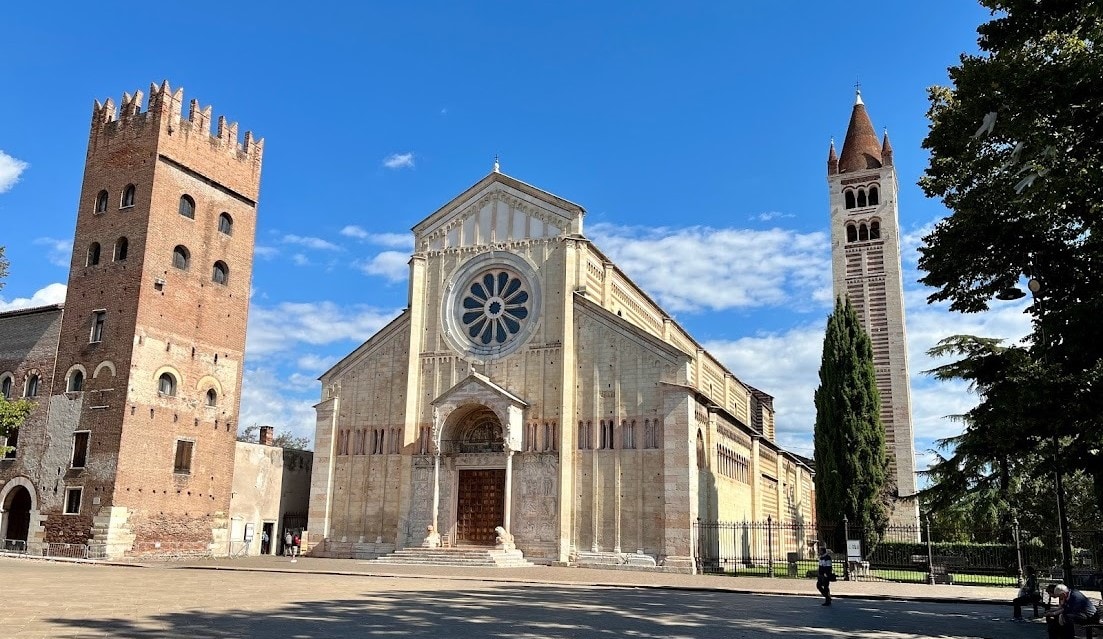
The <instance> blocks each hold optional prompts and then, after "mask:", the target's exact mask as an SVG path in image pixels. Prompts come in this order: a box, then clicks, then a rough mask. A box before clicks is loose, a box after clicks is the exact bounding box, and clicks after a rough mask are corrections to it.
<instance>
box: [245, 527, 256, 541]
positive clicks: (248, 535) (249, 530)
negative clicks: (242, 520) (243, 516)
mask: <svg viewBox="0 0 1103 639" xmlns="http://www.w3.org/2000/svg"><path fill="white" fill-rule="evenodd" d="M254 530H256V524H252V523H249V524H245V541H253V531H254Z"/></svg>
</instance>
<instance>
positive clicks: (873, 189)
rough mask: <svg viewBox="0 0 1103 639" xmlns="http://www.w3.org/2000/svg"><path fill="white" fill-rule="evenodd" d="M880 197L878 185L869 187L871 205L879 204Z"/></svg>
mask: <svg viewBox="0 0 1103 639" xmlns="http://www.w3.org/2000/svg"><path fill="white" fill-rule="evenodd" d="M879 199H880V198H879V197H878V192H877V187H876V186H871V187H869V205H870V206H875V205H877V204H880V202H879Z"/></svg>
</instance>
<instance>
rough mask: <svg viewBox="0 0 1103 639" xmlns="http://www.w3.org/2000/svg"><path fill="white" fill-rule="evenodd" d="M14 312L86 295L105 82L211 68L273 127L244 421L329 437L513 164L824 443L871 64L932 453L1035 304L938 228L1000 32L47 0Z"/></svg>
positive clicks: (797, 435) (21, 164) (932, 26)
mask: <svg viewBox="0 0 1103 639" xmlns="http://www.w3.org/2000/svg"><path fill="white" fill-rule="evenodd" d="M5 13H6V15H5V22H6V23H7V26H8V29H5V32H6V33H5V42H4V45H3V48H4V53H3V56H4V61H5V64H4V67H5V74H4V79H3V81H2V82H0V122H3V123H4V125H3V126H0V220H2V222H3V223H2V225H0V244H3V245H6V247H7V255H8V258H9V259H10V261H11V272H10V275H9V277H8V280H7V284H6V286H5V288H4V289H3V290H2V291H0V310H6V309H11V308H19V307H26V306H31V305H38V304H42V303H52V302H58V301H61V300H62V299H63V298H64V287H65V282H66V279H67V265H68V263H69V255H70V252H71V236H72V233H73V229H74V225H75V213H76V204H77V198H78V196H79V193H80V186H81V184H80V181H81V175H82V173H81V172H82V167H83V160H84V152H85V148H86V143H87V135H88V127H89V118H90V114H91V106H92V101H93V99H99V100H101V101H102V100H105V99H106V98H108V97H113V98H114V99H115V101H116V103H117V102H118V101H119V97H120V96H121V95H122V93H123V92H124V91H129V92H133V91H134V90H136V89H141V90H142V91H143V92H148V87H149V85H150V83H151V82H156V83H160V82H161V81H162V80H166V79H167V80H168V81H169V83H170V84H171V86H172V87H173V88H174V89H175V88H176V87H177V86H183V87H184V90H185V97H186V99H188V100H190V99H191V98H193V97H194V98H198V99H199V100H200V102H201V103H202V105H204V106H206V105H208V104H213V105H214V112H215V117H216V118H217V116H218V115H220V114H221V115H226V116H227V118H228V119H229V120H231V121H237V122H239V123H240V126H241V131H242V134H244V131H245V130H252V131H254V133H255V134H256V135H258V136H260V137H263V138H264V139H265V159H264V169H263V177H262V184H261V197H260V207H259V216H258V229H257V254H256V261H255V264H254V272H253V298H252V308H251V313H250V323H249V341H248V348H247V352H246V372H245V381H244V388H243V393H242V406H241V417H240V420H239V422H240V423H241V424H242V425H249V424H252V423H260V424H272V425H275V426H277V428H280V429H283V428H286V429H290V430H292V431H293V432H295V433H296V434H300V435H311V436H312V435H313V424H314V417H313V409H312V408H311V406H312V404H313V403H315V402H316V401H317V400H318V397H319V386H318V384H317V382H316V381H315V380H316V378H317V376H318V375H319V374H321V373H322V372H323V371H324V370H325V369H326V368H328V366H330V365H331V364H333V363H334V362H335V361H337V360H338V359H339V358H340V357H342V356H343V355H344V354H346V353H348V352H349V351H351V350H352V349H353V348H355V347H356V345H358V344H359V343H360V342H362V341H363V340H364V339H366V338H368V337H369V336H370V335H371V334H372V333H374V332H375V330H377V329H378V328H380V327H381V326H383V325H384V324H385V323H386V322H387V321H389V320H390V319H391V318H392V317H394V316H395V315H396V314H397V313H398V312H399V311H400V310H401V309H402V308H403V307H404V306H405V304H406V296H407V288H406V261H407V259H408V255H409V251H410V249H411V246H412V240H411V234H410V231H409V230H410V227H412V226H413V225H414V224H416V223H417V222H418V221H420V220H421V219H422V218H424V217H425V216H427V215H429V214H430V213H431V212H433V211H434V210H436V208H438V207H439V206H441V205H442V204H444V203H446V202H447V201H448V200H450V199H451V198H453V197H455V196H456V195H458V194H459V193H460V192H462V191H463V190H464V189H465V188H467V187H468V186H470V185H471V184H473V183H474V182H476V181H478V180H479V179H480V178H482V177H483V176H484V175H485V174H486V173H487V172H488V171H489V170H490V168H491V164H492V162H493V158H494V156H495V155H496V154H497V155H500V157H501V165H502V171H503V172H504V173H508V174H509V175H512V176H514V177H517V178H519V179H521V180H523V181H526V182H529V183H531V184H534V185H536V186H538V187H540V188H543V189H545V190H548V191H551V192H553V193H555V194H557V195H560V196H562V197H564V198H566V199H569V200H571V201H574V202H577V203H579V204H581V205H582V206H584V207H585V208H586V210H587V218H586V231H587V235H588V236H589V237H591V238H592V239H594V241H595V242H596V243H597V244H598V246H599V247H601V248H602V250H604V251H605V252H606V253H608V254H609V255H610V256H611V257H613V258H614V259H615V260H616V261H617V262H618V264H620V266H621V267H622V268H624V269H625V270H626V271H627V272H628V274H629V275H630V276H632V277H634V278H635V279H636V280H637V281H638V282H639V283H640V284H641V285H642V286H643V287H644V288H645V290H647V291H648V292H649V293H651V294H652V296H653V297H655V298H656V299H657V300H658V301H659V302H660V303H661V304H662V305H663V306H664V308H665V309H666V310H667V311H668V312H670V313H671V314H673V315H674V316H675V317H676V318H677V319H678V321H679V322H681V323H682V324H683V325H684V326H685V327H687V328H688V329H689V330H690V332H691V333H692V334H693V335H694V336H695V337H696V338H697V339H698V340H699V341H701V342H703V343H704V344H705V345H706V346H707V347H709V348H710V350H712V351H713V352H714V353H715V354H716V355H717V356H719V357H720V358H721V359H722V361H724V362H725V363H726V364H727V365H728V367H729V368H730V369H731V370H732V371H733V372H734V373H735V374H736V375H737V376H738V377H740V378H741V379H743V380H744V381H746V382H748V383H750V384H752V385H754V386H756V387H759V388H761V389H763V390H764V391H766V392H768V393H770V394H772V395H774V396H775V398H776V399H775V406H776V408H777V411H778V437H779V440H780V441H781V443H782V444H783V445H785V446H787V447H789V448H791V449H792V450H795V451H797V452H800V453H803V454H808V455H810V454H811V431H812V424H813V420H814V416H815V415H814V408H813V406H812V393H813V390H814V389H815V387H816V385H817V384H818V377H817V371H818V367H819V358H820V346H821V340H822V335H823V327H824V323H825V320H826V316H827V314H828V313H829V312H830V305H831V293H830V287H831V276H830V246H829V229H828V200H827V186H826V175H825V170H826V156H827V147H828V141H829V139H830V138H831V137H835V139H836V140H839V141H840V142H841V140H842V138H843V136H844V135H845V133H846V124H847V122H848V119H849V116H850V111H851V107H852V105H853V102H854V84H855V80H856V79H859V80H860V82H861V87H862V94H863V99H864V101H865V103H866V105H867V108H868V109H869V112H870V115H871V117H872V119H873V123H874V126H875V127H876V128H877V129H878V130H881V129H883V128H887V129H888V131H889V134H890V136H891V138H892V142H893V146H894V149H895V161H896V166H897V170H898V172H899V180H900V187H901V193H900V223H901V227H902V236H903V248H904V253H905V282H904V285H905V291H906V299H907V313H908V330H909V337H910V345H909V347H910V351H911V353H912V358H911V368H912V371H913V417H914V422H915V431H916V450H917V454H919V455H920V464H921V465H923V464H925V459H926V455H925V454H924V451H925V450H926V449H928V448H930V446H931V441H932V440H933V439H934V438H937V437H944V436H947V435H951V434H955V433H956V432H958V431H959V430H960V425H958V424H956V423H954V422H952V421H949V420H946V419H944V418H943V416H945V415H948V414H954V413H960V412H962V411H964V410H966V409H967V408H968V407H969V406H971V405H972V404H973V403H975V398H973V397H972V396H971V395H969V394H968V392H967V390H966V389H965V388H964V387H962V386H956V385H947V384H936V383H935V382H933V381H931V380H929V379H927V378H926V377H924V376H922V375H921V374H920V371H922V370H924V369H927V368H930V366H931V365H933V363H932V362H931V361H930V360H929V359H927V358H926V357H925V356H924V355H923V353H924V351H925V350H926V349H927V348H929V347H930V346H932V345H933V344H934V343H935V342H936V341H937V340H938V339H940V338H942V337H945V336H947V335H950V334H954V333H975V334H982V335H989V336H1000V337H1009V338H1017V337H1018V336H1021V335H1023V334H1025V333H1026V332H1027V325H1026V322H1025V319H1024V318H1023V316H1022V313H1021V311H1022V306H1021V305H1015V304H1011V305H1006V306H1004V307H1001V308H1000V309H998V310H997V311H994V312H990V313H987V314H985V315H983V316H969V317H961V316H957V315H953V314H950V313H948V312H947V311H946V310H945V308H943V307H937V306H928V305H927V304H926V299H925V298H926V295H927V294H928V293H929V292H930V291H927V290H924V289H923V288H922V287H921V286H920V285H919V284H917V283H916V279H917V278H918V277H919V276H920V274H919V273H918V272H917V270H916V268H915V257H916V255H915V247H916V246H918V244H919V242H920V238H921V237H922V235H924V233H925V231H926V230H927V229H929V228H930V226H931V225H932V224H933V223H934V222H935V221H936V220H937V219H939V218H940V217H942V216H944V215H946V211H945V209H944V208H943V207H942V206H941V204H940V203H939V202H937V201H932V200H927V199H925V198H924V197H923V194H922V192H921V191H920V190H919V189H918V187H916V186H915V183H916V180H917V179H918V177H919V176H920V174H921V172H922V170H923V168H924V167H925V165H926V154H925V152H924V151H923V150H922V149H921V148H920V143H921V141H922V139H923V136H924V135H925V133H926V130H927V120H926V118H925V113H926V109H927V100H926V88H927V87H928V86H930V85H933V84H946V83H948V80H947V76H946V68H947V67H948V66H950V65H952V64H955V63H956V61H957V60H958V56H959V55H960V54H961V53H963V52H971V51H974V50H975V47H976V32H975V30H976V26H977V25H978V24H980V23H981V22H983V21H985V20H986V19H987V17H988V16H987V13H986V12H985V11H984V10H983V9H982V8H981V7H980V6H979V5H975V4H971V3H969V2H956V1H949V0H938V1H935V2H926V3H918V2H907V3H884V2H873V1H866V0H861V1H856V2H845V3H844V2H818V3H785V2H778V3H757V2H756V3H738V2H713V3H702V2H677V3H675V2H633V3H629V2H573V1H556V2H550V1H549V2H529V3H519V2H497V1H484V2H466V3H461V2H409V3H367V2H365V3H334V2H328V1H321V2H314V3H311V4H310V5H309V10H307V8H304V6H303V5H300V4H298V3H295V4H291V3H280V2H235V3H228V4H227V5H226V7H225V8H218V9H213V8H204V7H203V6H200V5H196V4H194V3H179V2H162V3H113V2H98V3H82V4H80V5H75V6H73V7H70V8H67V9H66V10H65V12H63V13H62V15H57V14H58V10H57V9H56V7H52V6H48V3H37V4H35V3H17V4H16V5H14V6H13V7H9V8H8V9H7V10H6V11H5Z"/></svg>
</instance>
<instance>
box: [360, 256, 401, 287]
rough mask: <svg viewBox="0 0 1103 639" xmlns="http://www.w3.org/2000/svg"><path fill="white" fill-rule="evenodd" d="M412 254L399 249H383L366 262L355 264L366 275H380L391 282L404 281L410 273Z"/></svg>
mask: <svg viewBox="0 0 1103 639" xmlns="http://www.w3.org/2000/svg"><path fill="white" fill-rule="evenodd" d="M409 262H410V255H409V254H408V253H400V252H398V251H383V252H382V253H380V254H379V255H376V256H375V257H373V258H371V259H370V260H368V261H366V262H356V263H355V264H354V265H355V266H356V268H358V269H360V270H361V271H362V272H363V273H364V274H365V275H379V276H381V277H385V278H387V279H388V280H390V281H391V282H402V281H404V280H405V279H406V278H407V277H409V275H410V266H409Z"/></svg>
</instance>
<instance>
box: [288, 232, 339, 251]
mask: <svg viewBox="0 0 1103 639" xmlns="http://www.w3.org/2000/svg"><path fill="white" fill-rule="evenodd" d="M281 241H282V242H283V243H284V244H298V245H300V246H305V247H307V248H312V249H317V250H319V251H340V250H341V247H340V246H337V245H336V244H334V243H333V242H328V241H326V240H323V239H321V238H319V237H304V236H302V235H284V236H283V239H282V240H281Z"/></svg>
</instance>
